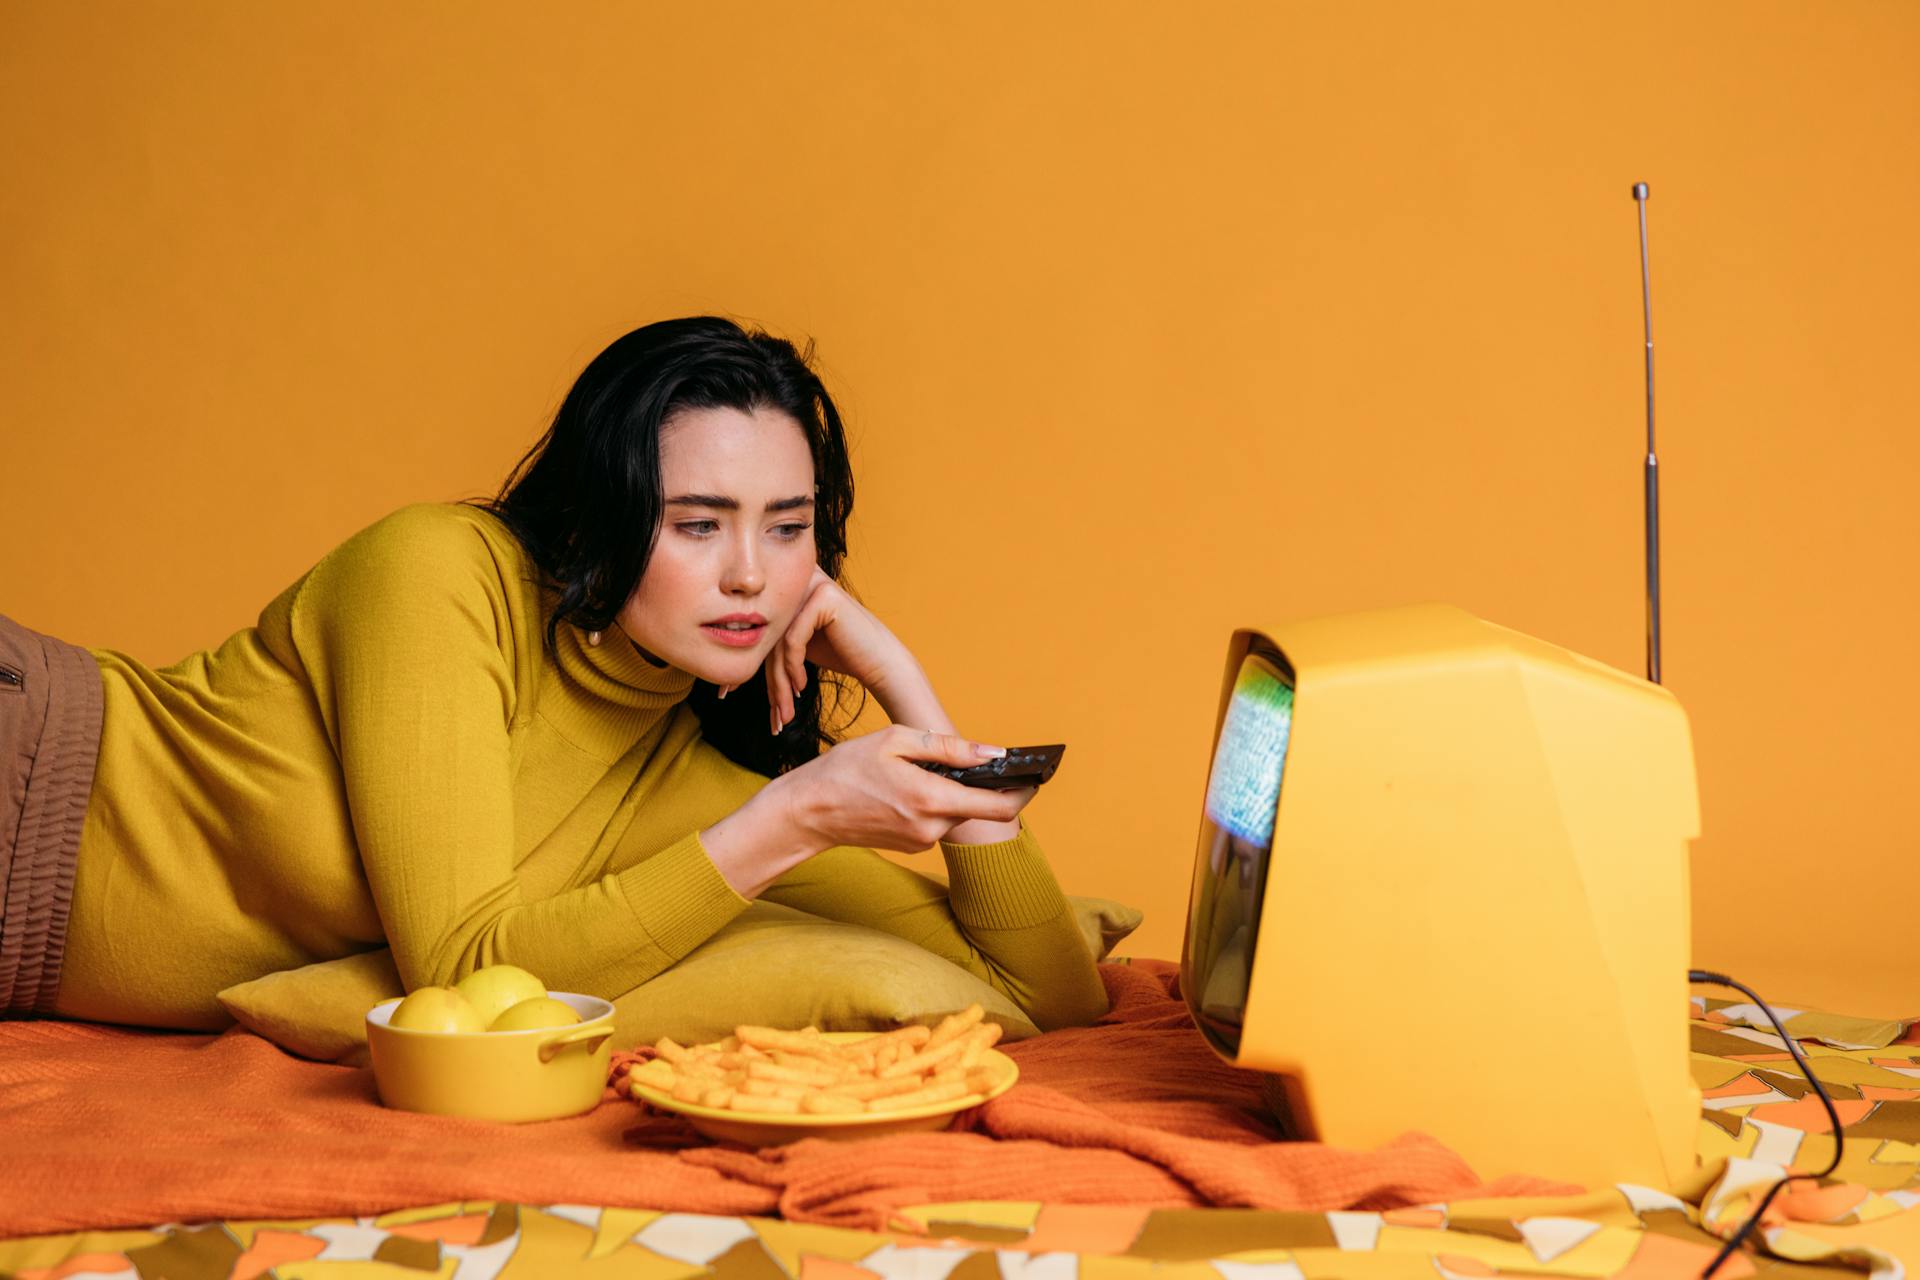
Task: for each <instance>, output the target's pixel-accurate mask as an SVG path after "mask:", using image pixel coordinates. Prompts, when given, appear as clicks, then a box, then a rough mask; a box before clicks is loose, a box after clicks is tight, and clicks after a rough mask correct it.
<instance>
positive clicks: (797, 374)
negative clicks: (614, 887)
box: [472, 316, 865, 778]
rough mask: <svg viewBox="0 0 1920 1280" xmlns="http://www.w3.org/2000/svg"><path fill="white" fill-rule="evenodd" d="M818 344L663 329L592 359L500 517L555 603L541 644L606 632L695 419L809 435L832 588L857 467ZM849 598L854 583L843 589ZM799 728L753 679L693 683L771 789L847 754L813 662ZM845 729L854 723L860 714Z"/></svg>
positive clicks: (505, 498) (819, 546) (718, 736)
mask: <svg viewBox="0 0 1920 1280" xmlns="http://www.w3.org/2000/svg"><path fill="white" fill-rule="evenodd" d="M812 360H813V344H812V343H811V342H809V343H808V344H807V347H806V350H805V351H796V350H795V349H794V346H793V344H792V343H790V342H788V341H786V340H785V339H783V338H776V337H773V336H771V335H769V334H766V333H763V332H761V331H759V330H747V329H743V328H741V327H740V326H739V325H738V324H735V323H734V322H733V321H732V320H728V319H725V318H723V317H720V316H689V317H687V318H685V319H680V320H662V321H660V322H658V323H656V324H650V325H646V326H644V327H642V328H639V329H635V330H634V331H633V332H632V333H629V334H627V335H626V336H625V337H622V338H620V339H618V340H617V341H615V342H614V343H613V344H612V345H611V346H609V347H608V348H607V349H606V350H605V351H602V352H601V353H600V354H599V355H597V356H595V357H594V358H593V361H592V362H591V363H590V364H588V365H587V367H586V369H585V370H583V371H582V372H581V374H580V377H579V378H578V379H577V380H576V381H575V382H574V384H573V388H572V390H570V391H568V392H567V397H566V399H565V400H564V401H562V402H561V405H560V410H559V412H558V413H556V414H555V415H554V419H553V425H552V426H550V427H548V428H547V431H546V434H545V435H543V436H541V438H540V440H539V442H538V443H536V444H535V445H534V446H533V448H532V449H530V450H528V452H527V455H526V456H525V457H524V458H522V459H521V460H520V462H519V463H518V464H517V465H516V466H515V467H514V469H513V472H512V474H511V475H509V476H508V477H507V481H506V484H505V485H503V486H502V487H501V490H500V495H499V496H498V497H497V498H493V499H490V500H484V501H476V502H474V503H473V504H472V505H474V506H477V507H481V508H482V509H484V510H487V511H491V512H492V513H493V514H494V515H496V516H498V517H499V518H500V519H501V520H502V521H503V522H505V524H506V525H507V527H508V528H509V529H511V530H513V533H514V536H515V537H517V538H518V539H519V540H520V544H521V545H522V546H523V547H525V548H526V551H527V554H528V556H530V557H531V558H532V560H533V562H534V564H535V565H536V566H538V568H539V571H540V573H541V575H542V577H543V578H544V580H545V583H546V585H547V586H548V587H550V588H551V589H553V590H555V591H557V592H558V593H559V601H558V603H557V604H556V605H555V607H554V611H553V615H552V616H551V617H550V618H548V619H547V626H546V644H547V647H548V649H549V650H551V649H552V648H553V647H554V646H555V644H556V643H557V639H556V637H557V636H558V634H559V630H560V624H561V623H562V622H571V623H572V624H573V625H575V626H577V627H579V628H580V629H582V630H584V631H606V630H608V629H610V628H611V627H612V626H613V621H614V618H615V617H616V616H617V615H618V614H619V612H620V610H621V608H622V607H623V606H624V605H625V604H626V602H627V598H628V597H629V596H631V595H632V594H633V591H634V588H635V587H637V586H638V585H639V583H640V578H641V576H642V575H643V574H644V573H645V572H646V569H647V561H648V560H649V559H650V558H651V556H652V554H653V544H654V539H655V538H656V537H658V535H659V530H660V524H661V514H662V508H663V507H664V504H665V495H664V494H663V493H662V492H661V488H660V427H661V424H662V423H664V422H666V421H667V420H668V419H670V418H671V417H673V415H674V414H676V413H678V412H680V411H682V410H687V409H720V408H725V409H738V410H739V411H741V412H742V413H752V412H755V411H759V410H776V411H778V412H780V413H783V414H785V415H787V416H788V417H790V418H792V419H793V420H794V421H795V422H797V423H799V424H800V429H801V430H802V431H803V432H805V433H806V437H807V447H808V449H809V450H810V451H811V452H812V454H813V475H814V481H815V483H816V485H817V491H816V493H815V495H814V512H813V539H814V546H815V549H816V553H817V557H818V560H819V563H820V567H821V569H823V570H825V572H826V573H827V575H828V576H829V577H831V578H833V579H834V580H835V581H836V582H838V581H840V567H841V564H842V562H843V561H845V559H846V555H847V517H848V516H849V515H851V514H852V512H853V468H852V466H851V464H850V463H849V461H848V459H847V444H846V437H845V435H844V434H843V432H842V431H841V427H840V413H839V411H838V410H837V409H835V408H834V404H833V398H832V397H831V396H829V395H828V394H827V390H826V388H825V387H824V386H822V385H821V382H820V378H819V376H818V375H817V374H816V373H814V371H813V368H812ZM841 585H842V586H843V587H844V586H845V585H846V584H845V583H842V584H841ZM806 669H807V687H806V688H805V689H803V690H801V692H800V695H799V697H798V698H796V699H795V706H794V714H793V721H792V723H790V724H788V725H787V726H786V728H784V729H783V730H781V732H780V733H779V734H778V736H775V735H773V734H769V733H768V732H767V710H768V702H767V688H766V684H765V683H764V681H763V680H749V681H748V682H747V683H745V684H743V685H741V686H740V687H739V688H738V689H735V690H734V691H733V692H732V693H730V694H728V695H727V697H726V700H725V701H722V700H721V699H720V697H719V689H718V688H717V687H716V686H715V685H712V684H709V683H707V682H706V681H704V680H695V681H694V685H693V691H692V692H691V693H690V694H689V695H688V697H687V704H688V705H689V706H690V707H691V708H692V709H693V712H694V714H695V715H697V716H698V717H699V718H700V729H701V733H702V735H703V736H704V737H705V738H706V740H707V741H708V742H710V743H712V744H713V745H714V746H715V747H716V748H718V749H719V750H720V751H721V752H722V753H723V754H724V755H725V756H726V757H727V758H728V759H729V760H732V761H734V762H735V763H736V764H739V765H741V766H742V767H744V768H748V769H752V770H754V771H755V772H757V773H761V774H765V775H766V776H767V777H769V778H771V777H774V776H775V775H777V774H781V773H785V772H786V771H787V770H789V769H792V768H796V767H798V766H799V765H802V764H805V763H806V762H807V761H808V760H811V759H814V758H815V757H816V756H818V755H819V754H820V752H821V751H823V750H824V749H826V748H827V747H829V746H831V745H833V743H834V742H836V741H838V738H837V737H836V736H835V733H834V732H833V731H830V730H829V728H828V726H827V724H826V723H825V715H824V711H825V708H823V707H822V705H821V690H822V689H823V688H826V687H829V686H831V687H832V689H833V700H832V701H833V706H834V707H835V708H838V707H839V705H840V703H841V698H842V694H843V693H844V692H845V691H846V690H847V688H848V685H847V684H846V683H845V682H843V681H841V680H840V679H838V678H837V677H836V676H833V675H829V676H828V677H827V678H826V679H824V680H823V679H822V677H821V672H820V669H819V668H818V667H816V666H815V665H814V664H813V663H811V662H809V663H807V664H806ZM864 705H865V703H864V694H863V697H862V701H861V705H860V706H856V707H855V708H854V711H853V716H849V717H848V718H847V720H846V721H845V722H844V723H843V724H842V725H841V726H840V728H841V729H844V728H845V726H846V724H850V723H852V720H853V717H854V716H857V715H858V714H859V712H860V709H861V707H862V706H864Z"/></svg>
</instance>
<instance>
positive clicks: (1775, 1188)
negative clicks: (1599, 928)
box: [1687, 969, 1845, 1280]
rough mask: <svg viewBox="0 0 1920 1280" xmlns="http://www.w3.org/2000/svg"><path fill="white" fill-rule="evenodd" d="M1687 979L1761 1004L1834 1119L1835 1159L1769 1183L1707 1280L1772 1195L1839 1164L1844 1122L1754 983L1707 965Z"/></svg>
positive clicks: (1746, 1233) (1716, 1257) (1819, 1176)
mask: <svg viewBox="0 0 1920 1280" xmlns="http://www.w3.org/2000/svg"><path fill="white" fill-rule="evenodd" d="M1687 981H1688V982H1703V983H1710V984H1712V985H1714V986H1719V987H1732V988H1733V989H1734V990H1736V991H1738V992H1740V993H1742V994H1743V995H1745V996H1746V997H1747V999H1749V1000H1751V1001H1753V1002H1754V1003H1755V1004H1757V1005H1759V1006H1760V1011H1761V1012H1762V1013H1764V1014H1766V1015H1767V1021H1768V1022H1771V1023H1772V1024H1773V1029H1774V1030H1775V1031H1777V1032H1779V1033H1780V1039H1781V1041H1782V1042H1784V1043H1785V1044H1786V1046H1787V1052H1788V1053H1790V1054H1792V1055H1793V1060H1794V1061H1795V1062H1796V1063H1798V1064H1799V1065H1800V1074H1801V1075H1803V1076H1805V1077H1806V1078H1807V1083H1808V1084H1810V1085H1812V1086H1813V1091H1814V1092H1815V1093H1817V1094H1819V1095H1820V1102H1821V1104H1822V1105H1823V1106H1825V1107H1826V1109H1827V1119H1829V1120H1831V1121H1832V1122H1833V1159H1832V1160H1829V1161H1828V1162H1827V1167H1826V1168H1824V1169H1822V1170H1821V1171H1820V1172H1818V1173H1789V1174H1788V1175H1787V1176H1786V1177H1784V1178H1782V1179H1780V1181H1778V1182H1776V1183H1774V1184H1773V1185H1772V1186H1771V1187H1768V1188H1767V1194H1766V1195H1764V1196H1762V1197H1761V1199H1760V1205H1759V1207H1758V1208H1756V1209H1755V1210H1754V1211H1753V1212H1752V1213H1750V1214H1748V1215H1747V1220H1746V1221H1745V1222H1743V1223H1741V1224H1740V1229H1739V1230H1738V1231H1736V1232H1734V1233H1733V1234H1732V1235H1731V1236H1729V1237H1728V1238H1727V1242H1726V1243H1725V1244H1723V1245H1721V1246H1720V1252H1719V1253H1717V1254H1715V1255H1714V1256H1713V1261H1712V1262H1709V1263H1708V1264H1707V1269H1706V1270H1705V1271H1702V1272H1701V1273H1700V1277H1701V1280H1707V1277H1709V1276H1711V1275H1712V1274H1713V1273H1714V1272H1715V1271H1718V1270H1719V1269H1720V1264H1721V1263H1723V1262H1725V1261H1726V1260H1727V1259H1728V1258H1729V1257H1731V1256H1732V1255H1733V1251H1734V1250H1735V1249H1738V1248H1739V1247H1740V1246H1741V1245H1742V1244H1744V1243H1745V1242H1746V1239H1747V1237H1748V1236H1750V1235H1752V1234H1753V1229H1754V1228H1755V1227H1756V1226H1758V1225H1760V1219H1761V1218H1762V1217H1764V1216H1765V1215H1766V1212H1767V1206H1769V1205H1771V1204H1772V1203H1773V1198H1774V1197H1775V1196H1777V1195H1779V1194H1780V1189H1781V1188H1782V1187H1784V1186H1786V1185H1787V1184H1788V1183H1789V1182H1792V1181H1793V1180H1794V1179H1796V1178H1806V1179H1809V1180H1811V1181H1814V1182H1818V1181H1819V1180H1820V1179H1822V1178H1824V1177H1826V1176H1827V1175H1828V1174H1830V1173H1832V1172H1833V1171H1834V1170H1835V1169H1838V1168H1839V1167H1840V1148H1841V1141H1842V1140H1841V1136H1840V1131H1841V1129H1842V1128H1844V1127H1845V1126H1843V1125H1842V1124H1841V1123H1840V1113H1839V1112H1838V1111H1837V1110H1835V1109H1834V1105H1833V1099H1832V1098H1829V1097H1828V1096H1827V1091H1826V1090H1825V1089H1823V1088H1821V1086H1820V1081H1819V1079H1818V1078H1817V1077H1816V1076H1815V1075H1814V1074H1813V1068H1812V1067H1811V1066H1809V1065H1807V1058H1806V1055H1805V1054H1803V1053H1801V1052H1800V1045H1799V1044H1798V1043H1797V1042H1796V1041H1795V1040H1794V1038H1793V1037H1792V1036H1790V1035H1788V1034H1787V1029H1786V1028H1785V1027H1783V1026H1781V1025H1780V1019H1779V1018H1778V1017H1777V1016H1776V1015H1775V1014H1774V1012H1773V1008H1772V1006H1770V1005H1769V1004H1768V1003H1767V1002H1766V1001H1765V1000H1762V999H1761V998H1760V996H1759V993H1758V992H1756V991H1754V989H1753V988H1752V987H1749V986H1748V985H1746V984H1745V983H1744V982H1735V981H1734V980H1733V979H1732V978H1729V977H1728V976H1727V975H1726V974H1724V973H1709V972H1707V971H1706V970H1705V969H1689V970H1688V971H1687Z"/></svg>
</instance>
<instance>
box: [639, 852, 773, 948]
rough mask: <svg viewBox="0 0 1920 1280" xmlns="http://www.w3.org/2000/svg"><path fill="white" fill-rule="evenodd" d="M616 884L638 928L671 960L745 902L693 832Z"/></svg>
mask: <svg viewBox="0 0 1920 1280" xmlns="http://www.w3.org/2000/svg"><path fill="white" fill-rule="evenodd" d="M620 888H621V891H622V892H623V893H625V894H626V898H627V906H628V908H629V909H630V910H632V912H633V914H634V918H635V919H636V920H638V921H639V922H640V927H641V928H642V929H644V930H645V931H646V934H647V936H648V937H649V938H651V939H652V940H653V942H654V945H655V946H658V947H659V948H660V949H661V950H662V951H664V952H666V953H667V955H669V956H670V957H672V958H673V959H674V960H679V959H680V958H682V957H683V956H685V955H686V954H687V953H688V952H689V951H691V950H693V949H694V948H695V947H697V946H699V945H700V944H701V943H703V942H705V941H706V940H707V939H708V938H711V937H712V936H713V935H714V934H715V933H717V932H718V931H719V930H720V928H721V927H722V926H723V925H725V924H726V923H727V922H728V921H730V920H732V919H733V918H734V917H735V916H737V915H739V914H740V913H741V912H742V911H743V910H745V909H746V906H747V900H746V899H745V898H743V897H741V896H740V895H739V894H738V893H736V892H734V889H733V886H732V885H730V884H728V883H727V880H726V877H725V876H723V875H721V874H720V868H718V867H716V866H714V865H713V859H712V858H711V857H709V856H708V854H707V850H706V846H705V845H703V844H701V843H700V833H699V832H698V831H690V832H688V833H687V834H686V835H685V836H683V837H681V838H680V839H679V840H677V841H675V842H674V843H673V844H670V845H668V846H667V847H666V848H664V849H662V850H661V851H660V852H659V853H656V854H654V855H653V856H652V857H651V858H648V859H647V860H646V861H644V862H641V863H638V864H636V865H634V866H632V867H629V868H627V869H626V870H625V871H623V872H621V873H620Z"/></svg>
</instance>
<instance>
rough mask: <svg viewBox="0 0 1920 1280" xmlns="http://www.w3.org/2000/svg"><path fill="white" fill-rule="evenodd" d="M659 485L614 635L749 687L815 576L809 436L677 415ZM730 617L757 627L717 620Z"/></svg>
mask: <svg viewBox="0 0 1920 1280" xmlns="http://www.w3.org/2000/svg"><path fill="white" fill-rule="evenodd" d="M660 483H661V491H662V495H663V496H664V497H665V499H666V507H665V509H664V510H663V512H662V515H661V523H660V536H659V538H658V539H657V540H656V541H655V543H654V547H653V556H652V558H651V559H649V560H648V562H647V571H646V573H645V574H644V575H643V576H642V577H641V579H640V585H639V586H638V587H637V588H636V589H635V590H634V593H633V595H632V596H631V597H630V598H629V599H628V600H627V603H626V606H625V607H624V608H622V609H621V610H620V614H619V619H618V621H619V624H620V628H621V630H623V631H625V632H626V633H627V635H629V636H631V637H632V638H633V642H634V643H635V644H637V645H639V646H640V649H641V651H642V652H644V653H646V654H649V655H651V656H653V657H654V658H656V659H665V660H666V661H668V662H670V663H672V664H673V665H674V666H676V667H678V668H680V669H681V670H682V671H688V672H692V673H693V674H694V675H695V676H697V677H699V678H700V679H702V680H705V681H707V682H708V683H710V684H717V685H730V684H735V685H737V684H744V683H746V681H747V679H748V678H749V677H751V676H752V675H753V674H754V673H755V672H756V671H758V670H759V669H760V664H761V662H762V661H763V660H764V659H765V658H766V656H767V652H768V650H769V649H771V648H772V646H773V642H774V641H775V640H777V639H779V638H780V636H781V635H782V634H784V633H785V631H786V629H787V624H788V623H789V622H791V621H792V619H793V616H794V614H795V613H797V612H798V611H799V609H800V606H801V604H802V603H803V602H804V601H805V599H806V595H807V584H808V583H809V581H811V579H812V577H813V567H814V562H815V552H814V541H813V456H812V454H811V453H809V452H808V449H807V438H806V435H805V434H804V433H803V432H802V431H801V429H800V424H799V423H797V422H795V421H794V420H793V419H792V418H790V417H788V416H787V415H786V414H784V413H781V412H780V411H778V410H761V411H759V412H755V413H742V412H741V411H740V410H738V409H688V410H683V411H681V412H679V413H676V414H674V415H673V416H672V417H671V418H669V419H667V421H666V422H664V423H662V424H661V427H660ZM733 615H744V619H743V620H744V621H746V622H749V623H757V624H758V625H751V626H749V627H748V628H747V629H744V630H723V629H721V627H720V626H719V625H717V624H719V623H721V622H722V620H724V619H729V618H731V617H732V616H733Z"/></svg>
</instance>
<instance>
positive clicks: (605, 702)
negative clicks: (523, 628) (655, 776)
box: [541, 622, 694, 759]
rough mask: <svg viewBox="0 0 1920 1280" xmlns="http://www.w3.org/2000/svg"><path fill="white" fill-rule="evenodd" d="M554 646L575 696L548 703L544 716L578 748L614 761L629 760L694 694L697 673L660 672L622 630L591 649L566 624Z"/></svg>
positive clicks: (604, 636)
mask: <svg viewBox="0 0 1920 1280" xmlns="http://www.w3.org/2000/svg"><path fill="white" fill-rule="evenodd" d="M554 642H555V643H554V650H555V656H556V658H557V659H558V662H559V667H560V671H561V675H562V677H563V683H564V684H565V685H566V686H567V688H566V693H567V694H568V695H570V696H565V697H562V698H557V699H549V698H543V699H542V700H541V711H542V713H543V714H545V715H546V716H547V717H548V718H549V719H551V720H553V721H554V722H555V723H556V724H558V725H559V726H560V728H561V729H562V730H564V731H565V732H566V733H567V735H568V736H569V737H571V738H572V739H573V740H574V741H575V742H577V743H579V744H580V745H581V746H584V747H588V748H590V749H593V750H596V751H599V752H601V753H602V754H603V755H606V756H607V758H609V759H616V758H618V757H619V756H620V755H621V754H623V753H624V752H625V751H626V750H627V749H628V748H629V747H631V746H632V745H633V744H634V742H636V741H637V740H638V739H639V738H640V737H641V735H643V734H644V733H646V732H647V730H648V729H649V728H651V727H652V726H653V725H654V724H655V723H657V722H658V721H660V720H662V719H664V718H665V717H666V715H667V714H668V713H669V712H671V711H672V710H673V708H674V707H675V706H677V705H679V704H680V703H681V702H683V701H685V700H686V697H687V694H688V693H690V692H691V691H692V689H693V682H694V677H693V673H692V672H690V671H682V670H681V669H680V668H678V667H675V666H672V665H668V666H664V667H656V666H654V665H653V664H652V663H651V662H648V661H647V659H646V658H645V657H643V656H642V655H641V653H640V650H639V649H638V647H636V646H635V645H634V643H633V641H632V640H631V639H630V638H628V636H627V633H626V632H624V631H622V630H621V629H620V628H619V627H618V626H613V627H609V628H607V630H606V631H605V632H604V633H603V634H602V635H601V637H600V643H599V644H597V645H590V644H588V643H587V637H586V633H585V632H584V631H581V630H580V629H579V628H578V627H576V626H573V625H572V624H571V623H566V622H563V623H561V624H560V627H559V631H558V634H556V635H555V637H554Z"/></svg>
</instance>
